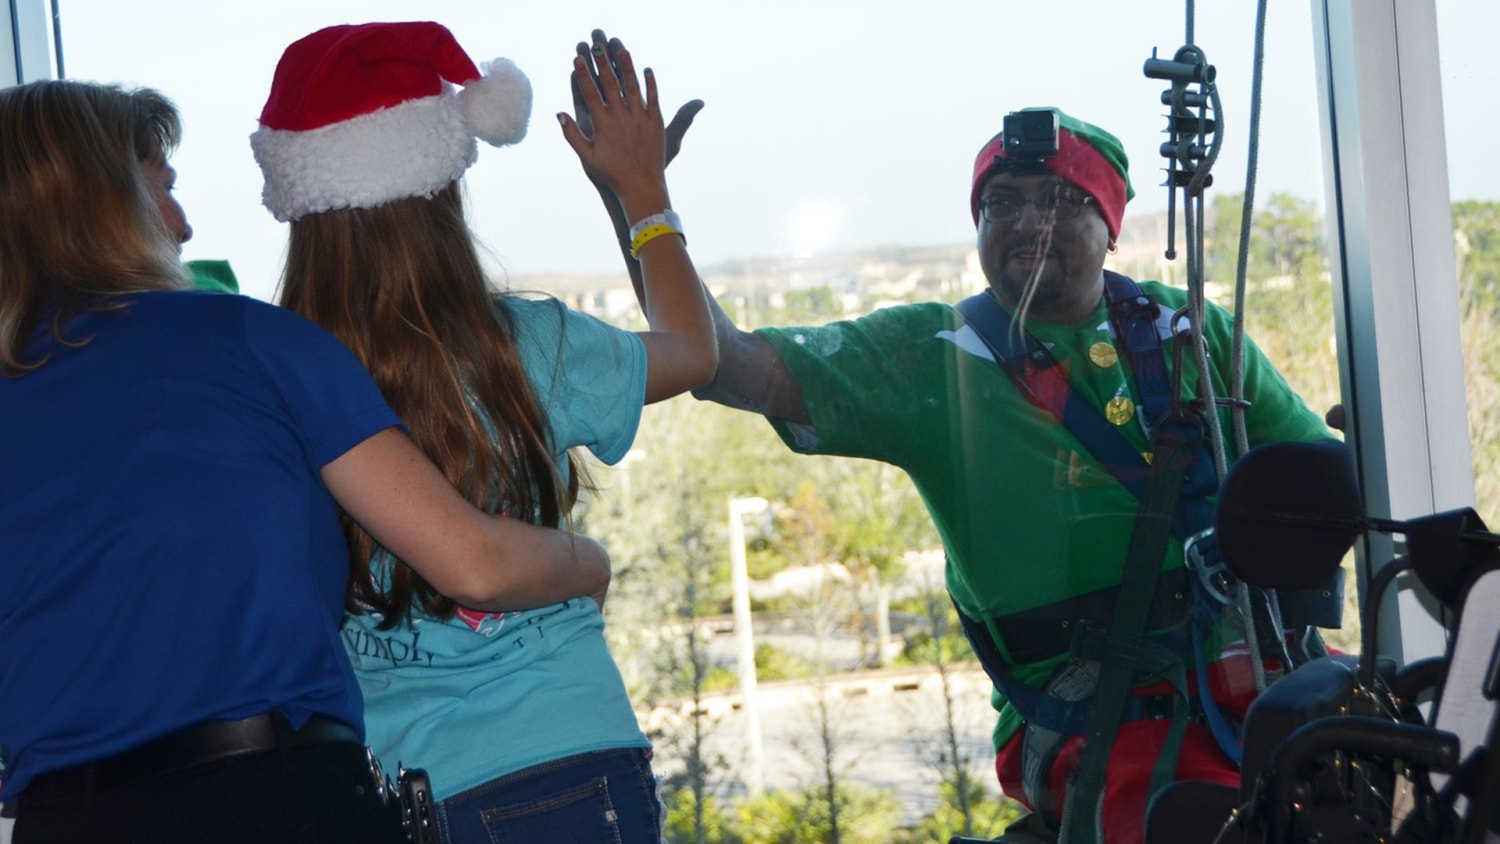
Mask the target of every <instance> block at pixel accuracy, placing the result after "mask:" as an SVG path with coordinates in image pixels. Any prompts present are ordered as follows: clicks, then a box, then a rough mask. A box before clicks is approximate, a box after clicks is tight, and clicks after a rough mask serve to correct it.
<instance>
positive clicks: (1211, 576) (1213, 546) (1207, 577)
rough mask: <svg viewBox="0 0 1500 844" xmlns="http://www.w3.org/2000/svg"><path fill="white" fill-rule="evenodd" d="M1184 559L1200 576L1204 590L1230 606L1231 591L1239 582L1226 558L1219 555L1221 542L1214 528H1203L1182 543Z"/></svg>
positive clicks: (1220, 602) (1217, 600)
mask: <svg viewBox="0 0 1500 844" xmlns="http://www.w3.org/2000/svg"><path fill="white" fill-rule="evenodd" d="M1182 560H1183V564H1184V565H1185V566H1187V569H1188V570H1189V571H1191V572H1193V573H1194V574H1195V575H1197V576H1198V582H1199V583H1200V584H1202V586H1203V591H1204V593H1206V594H1207V595H1208V596H1209V597H1210V598H1212V599H1213V600H1214V601H1215V602H1216V603H1218V604H1220V605H1222V606H1228V605H1229V602H1230V600H1232V598H1231V596H1230V592H1232V591H1233V590H1234V587H1235V584H1236V583H1237V581H1236V579H1235V577H1234V575H1233V574H1231V573H1230V571H1229V568H1228V566H1226V565H1225V564H1224V558H1223V557H1222V556H1220V555H1219V543H1218V540H1217V539H1216V538H1215V536H1214V529H1213V528H1208V529H1206V530H1201V531H1199V532H1197V533H1195V534H1193V535H1192V536H1190V537H1188V538H1187V541H1186V542H1184V543H1183V544H1182Z"/></svg>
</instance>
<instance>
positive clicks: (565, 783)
mask: <svg viewBox="0 0 1500 844" xmlns="http://www.w3.org/2000/svg"><path fill="white" fill-rule="evenodd" d="M662 815H663V810H662V805H661V800H660V798H658V797H657V793H656V777H655V776H654V775H652V773H651V750H650V749H649V748H627V749H623V750H603V751H599V752H597V753H584V754H580V755H578V756H570V757H567V758H565V759H555V760H553V761H551V762H543V763H542V764H540V765H535V766H533V767H530V768H527V769H526V770H524V771H517V772H516V773H513V774H507V775H506V776H503V777H500V778H499V779H495V780H491V781H490V782H487V783H485V784H484V785H481V786H477V787H475V788H471V789H469V790H468V791H465V792H464V793H462V794H457V795H454V796H453V797H450V798H448V799H447V800H444V801H443V802H441V803H439V804H438V828H439V829H440V830H441V832H442V835H443V840H444V841H445V842H448V844H509V842H536V841H546V842H551V843H552V844H574V842H576V844H661V840H662Z"/></svg>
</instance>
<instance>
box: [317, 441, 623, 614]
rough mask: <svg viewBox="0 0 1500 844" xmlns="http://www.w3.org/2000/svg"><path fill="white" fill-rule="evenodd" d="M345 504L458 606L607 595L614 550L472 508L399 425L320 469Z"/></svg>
mask: <svg viewBox="0 0 1500 844" xmlns="http://www.w3.org/2000/svg"><path fill="white" fill-rule="evenodd" d="M322 476H323V483H324V484H325V485H327V487H328V491H329V492H330V493H331V494H332V495H333V498H334V500H335V501H337V502H338V503H339V506H340V507H342V508H344V511H345V512H347V513H348V514H349V516H350V518H352V519H354V520H355V521H356V522H358V523H359V524H360V526H361V527H363V528H364V529H365V530H367V531H369V532H370V535H371V536H373V537H374V538H375V541H377V542H379V543H380V544H381V545H382V546H384V547H385V548H387V549H389V550H390V552H391V553H392V554H395V555H396V556H397V557H400V558H401V559H402V560H404V561H405V562H406V563H407V564H408V565H410V566H411V567H412V568H413V569H415V570H416V571H417V573H419V574H421V575H422V577H424V578H426V579H427V582H428V583H431V584H432V587H433V588H434V589H436V590H437V591H439V592H441V593H442V594H444V595H446V596H448V597H449V598H452V599H453V600H455V601H457V602H458V603H460V604H462V605H464V606H466V607H473V608H474V609H477V610H485V611H488V612H509V611H513V610H524V609H531V608H533V607H542V606H547V605H548V604H555V603H558V602H559V601H565V600H567V599H569V598H577V597H582V596H595V600H602V596H603V594H604V591H605V589H606V588H607V587H608V586H609V580H610V569H609V556H608V554H607V553H606V552H605V550H604V548H603V546H601V545H599V543H597V542H595V541H594V540H592V539H589V538H588V537H586V536H582V535H580V534H574V533H568V532H566V531H561V530H557V529H555V528H548V527H542V526H540V525H534V524H530V523H528V522H523V521H520V520H517V519H512V518H510V517H509V516H491V515H488V514H486V513H484V512H483V511H481V510H479V509H478V508H477V507H475V506H474V505H472V504H470V503H469V502H468V500H466V499H465V498H464V497H463V496H461V495H459V494H458V492H457V491H455V490H454V489H453V486H452V485H451V484H449V483H448V479H447V478H445V477H444V476H443V473H442V472H440V471H439V470H438V468H437V467H436V466H434V465H433V464H432V461H430V460H428V459H427V458H426V456H424V455H423V454H422V452H421V450H420V449H418V448H417V446H416V444H415V443H413V442H412V441H411V440H410V439H408V438H407V436H406V435H405V434H404V433H402V432H401V431H400V430H398V429H396V428H387V429H386V430H384V431H382V432H380V433H378V434H376V435H374V436H372V437H370V438H369V439H367V440H365V441H364V442H362V443H360V444H359V445H356V446H355V447H354V448H351V449H349V450H348V451H346V452H344V454H343V455H341V456H340V457H338V458H337V459H335V460H334V461H333V462H331V463H329V464H328V465H326V466H324V467H323V470H322Z"/></svg>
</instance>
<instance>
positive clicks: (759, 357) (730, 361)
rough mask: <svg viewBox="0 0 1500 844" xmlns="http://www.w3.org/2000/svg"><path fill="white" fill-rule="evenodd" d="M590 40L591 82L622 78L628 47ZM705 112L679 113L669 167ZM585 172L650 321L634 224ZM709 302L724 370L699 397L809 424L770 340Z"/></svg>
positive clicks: (585, 110)
mask: <svg viewBox="0 0 1500 844" xmlns="http://www.w3.org/2000/svg"><path fill="white" fill-rule="evenodd" d="M590 38H591V40H592V44H589V43H585V42H583V41H580V42H578V47H577V53H578V59H579V60H580V61H582V63H583V65H584V67H585V68H587V69H588V70H589V71H590V78H591V79H592V81H593V82H594V84H595V85H596V86H597V85H599V84H600V82H599V80H600V78H601V77H600V73H599V68H600V67H603V66H605V65H606V64H607V66H608V68H609V69H610V70H611V71H613V72H614V74H615V75H616V76H618V67H619V57H620V54H621V53H623V52H624V50H625V45H624V44H623V43H622V42H621V41H620V39H618V38H607V37H606V36H605V34H604V32H603V30H598V29H596V30H594V31H593V33H592V34H591V36H590ZM584 81H585V80H584V79H583V78H582V77H581V76H580V75H579V74H578V73H576V72H575V73H574V75H573V108H574V113H575V115H576V116H577V124H578V126H579V127H580V129H581V130H582V131H583V132H584V133H585V134H590V135H591V134H592V132H593V120H592V115H591V112H590V106H589V103H588V101H587V100H585V98H584V96H583V91H584V86H583V83H584ZM702 109H703V101H702V100H689V101H688V102H686V103H684V104H683V105H682V107H680V108H679V109H677V114H676V115H675V116H674V117H673V118H672V122H671V123H669V124H668V125H667V126H666V129H665V131H664V143H665V149H664V163H663V167H665V166H666V165H668V164H671V163H672V160H673V159H674V158H676V157H677V153H678V152H680V151H681V150H682V139H683V137H684V136H685V135H686V134H687V130H688V129H689V128H690V127H691V126H692V125H693V119H694V118H695V117H697V115H698V112H699V111H701V110H702ZM584 169H585V172H587V173H588V176H589V179H590V181H592V182H593V183H594V187H595V188H597V189H598V191H599V197H600V199H601V201H602V202H603V203H604V207H605V210H606V211H608V212H609V217H610V222H611V224H612V225H613V226H614V230H615V237H616V238H617V239H618V241H619V243H620V252H621V254H622V255H623V257H624V260H625V267H626V269H627V270H628V271H629V273H630V280H631V285H632V286H633V287H634V288H635V295H636V300H637V301H638V302H639V303H640V305H641V310H642V311H643V312H644V313H645V314H646V316H647V319H648V320H650V318H651V300H650V298H649V297H648V296H647V293H646V288H645V285H644V283H643V279H642V273H641V265H640V264H639V263H638V262H637V261H636V260H635V258H634V257H632V256H631V254H630V235H629V231H630V224H629V221H628V219H627V215H626V213H625V212H624V211H623V210H622V209H621V207H620V201H619V199H618V198H616V196H615V194H614V192H613V191H612V190H610V189H609V187H607V186H606V185H605V184H603V183H602V182H601V180H600V179H599V178H598V177H597V176H596V175H595V174H594V173H593V172H592V171H590V170H588V168H587V167H585V168H584ZM704 298H705V299H706V300H707V304H708V307H709V310H710V312H711V314H712V316H713V323H714V333H715V336H716V338H717V345H718V354H719V365H718V368H717V370H716V372H715V375H714V379H713V381H712V382H711V383H709V384H706V385H703V386H700V387H699V388H697V389H695V390H693V395H694V396H696V397H697V398H700V399H704V400H708V401H715V402H718V403H720V404H724V405H728V406H730V407H734V408H738V409H741V410H749V411H753V412H756V413H762V414H765V415H767V416H773V417H776V418H780V419H788V420H791V421H794V422H804V423H806V422H808V421H809V419H808V416H807V407H806V405H805V404H804V402H803V400H802V391H801V389H799V388H798V386H797V381H796V379H795V378H793V377H792V373H791V370H790V369H788V368H787V366H786V363H785V362H784V361H783V360H782V359H781V355H780V354H778V353H777V352H776V349H775V348H774V347H772V346H771V344H770V343H769V342H767V341H766V340H765V339H764V338H762V337H759V336H757V335H755V334H751V333H750V332H747V331H742V330H740V328H739V327H738V326H736V325H735V324H734V322H733V321H732V320H730V318H729V315H728V314H726V313H724V309H723V308H721V307H720V306H719V303H718V302H717V301H715V300H714V298H713V296H712V295H710V294H709V293H708V291H707V290H706V289H705V290H704ZM652 324H653V325H654V324H655V323H654V322H653V323H652Z"/></svg>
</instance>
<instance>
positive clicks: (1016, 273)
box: [978, 172, 1110, 323]
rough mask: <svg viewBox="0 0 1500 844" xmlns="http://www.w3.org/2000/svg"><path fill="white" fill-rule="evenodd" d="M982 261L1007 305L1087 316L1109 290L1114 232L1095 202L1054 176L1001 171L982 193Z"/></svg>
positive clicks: (1059, 318)
mask: <svg viewBox="0 0 1500 844" xmlns="http://www.w3.org/2000/svg"><path fill="white" fill-rule="evenodd" d="M979 207H980V221H979V235H978V237H979V263H980V266H981V267H982V268H983V269H984V274H985V277H986V278H987V279H989V283H990V288H991V289H992V290H994V292H995V294H996V295H997V296H999V298H1000V301H1002V302H1004V303H1005V304H1006V305H1009V306H1010V307H1012V308H1019V307H1021V306H1022V303H1023V302H1025V299H1026V297H1027V295H1028V292H1027V288H1028V286H1030V287H1031V291H1030V294H1029V295H1030V297H1031V301H1030V302H1029V304H1027V305H1026V312H1027V315H1028V316H1030V317H1034V318H1037V319H1042V320H1046V321H1048V322H1059V323H1066V322H1075V321H1077V320H1080V319H1083V318H1084V317H1087V316H1088V315H1089V314H1090V313H1092V312H1093V310H1094V307H1095V306H1096V305H1098V304H1099V297H1100V296H1102V295H1103V293H1104V284H1103V278H1102V276H1101V272H1102V270H1103V268H1104V256H1105V253H1106V252H1107V251H1108V249H1109V243H1110V241H1109V227H1108V226H1107V225H1106V224H1105V222H1104V217H1103V216H1101V214H1100V213H1099V209H1098V205H1097V204H1096V203H1095V202H1093V199H1092V197H1090V196H1089V195H1088V194H1086V193H1084V192H1083V191H1081V190H1079V189H1078V188H1077V187H1076V186H1074V185H1072V184H1070V183H1069V182H1067V181H1065V180H1063V179H1059V178H1058V177H1056V176H1052V175H1028V176H1017V175H1014V174H1011V173H1004V172H1001V173H996V174H995V175H993V176H991V177H990V178H989V179H988V180H987V181H986V182H985V184H984V188H983V190H982V191H981V192H980V194H979Z"/></svg>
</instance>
